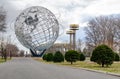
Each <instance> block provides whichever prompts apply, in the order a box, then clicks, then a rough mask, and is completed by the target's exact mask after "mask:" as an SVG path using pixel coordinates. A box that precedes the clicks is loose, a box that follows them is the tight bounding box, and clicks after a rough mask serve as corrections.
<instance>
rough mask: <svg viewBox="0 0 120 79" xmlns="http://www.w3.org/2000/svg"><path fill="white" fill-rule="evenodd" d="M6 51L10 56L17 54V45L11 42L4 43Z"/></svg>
mask: <svg viewBox="0 0 120 79" xmlns="http://www.w3.org/2000/svg"><path fill="white" fill-rule="evenodd" d="M6 51H7V53H8V55H9V56H10V58H11V57H12V56H17V55H18V51H19V49H18V47H17V46H16V45H13V44H7V45H6Z"/></svg>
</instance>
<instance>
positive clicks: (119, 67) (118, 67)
mask: <svg viewBox="0 0 120 79" xmlns="http://www.w3.org/2000/svg"><path fill="white" fill-rule="evenodd" d="M34 59H35V60H38V61H40V62H45V63H48V64H57V65H64V66H72V67H76V68H88V69H94V70H100V71H106V72H112V73H118V74H120V62H114V64H112V65H111V66H109V67H104V68H103V67H101V66H99V65H98V64H96V63H93V62H90V61H77V62H75V63H73V64H72V65H71V64H70V63H69V62H62V63H53V62H46V61H43V60H42V59H41V58H34Z"/></svg>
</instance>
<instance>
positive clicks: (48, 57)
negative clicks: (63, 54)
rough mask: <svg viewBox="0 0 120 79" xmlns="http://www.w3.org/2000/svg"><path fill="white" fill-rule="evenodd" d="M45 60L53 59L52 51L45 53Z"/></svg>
mask: <svg viewBox="0 0 120 79" xmlns="http://www.w3.org/2000/svg"><path fill="white" fill-rule="evenodd" d="M46 61H48V62H49V61H53V54H52V53H48V54H47V55H46Z"/></svg>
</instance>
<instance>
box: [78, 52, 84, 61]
mask: <svg viewBox="0 0 120 79" xmlns="http://www.w3.org/2000/svg"><path fill="white" fill-rule="evenodd" d="M79 60H80V61H84V60H85V55H84V54H83V53H80V55H79Z"/></svg>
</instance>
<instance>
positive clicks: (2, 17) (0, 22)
mask: <svg viewBox="0 0 120 79" xmlns="http://www.w3.org/2000/svg"><path fill="white" fill-rule="evenodd" d="M5 29H6V11H5V10H4V9H3V7H0V31H1V32H5V31H6V30H5Z"/></svg>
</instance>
